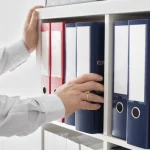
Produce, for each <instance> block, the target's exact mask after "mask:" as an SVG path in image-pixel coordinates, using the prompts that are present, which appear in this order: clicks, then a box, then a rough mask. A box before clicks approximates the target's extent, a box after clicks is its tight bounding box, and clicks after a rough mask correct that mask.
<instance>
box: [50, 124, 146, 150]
mask: <svg viewBox="0 0 150 150" xmlns="http://www.w3.org/2000/svg"><path fill="white" fill-rule="evenodd" d="M51 124H53V125H56V126H59V127H62V128H66V129H68V130H70V131H74V132H77V133H81V134H83V135H88V136H90V137H93V138H96V139H99V140H103V141H105V142H106V141H107V142H109V143H111V144H115V145H120V146H122V147H125V148H128V149H132V150H145V149H141V148H138V147H135V146H132V145H129V144H127V142H126V141H124V140H120V139H117V138H115V137H112V136H106V135H103V134H87V133H84V132H80V131H77V130H76V129H75V127H74V126H70V125H67V124H65V123H61V122H52V123H51Z"/></svg>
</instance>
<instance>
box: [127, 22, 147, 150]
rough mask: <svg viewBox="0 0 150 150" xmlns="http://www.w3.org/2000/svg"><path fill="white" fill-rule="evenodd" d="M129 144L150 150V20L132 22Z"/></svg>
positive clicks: (130, 38) (130, 30) (128, 121)
mask: <svg viewBox="0 0 150 150" xmlns="http://www.w3.org/2000/svg"><path fill="white" fill-rule="evenodd" d="M127 116H128V120H127V143H128V144H131V145H135V146H138V147H141V148H145V149H150V20H146V19H143V20H131V21H129V100H128V112H127Z"/></svg>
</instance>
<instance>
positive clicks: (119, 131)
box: [112, 21, 128, 140]
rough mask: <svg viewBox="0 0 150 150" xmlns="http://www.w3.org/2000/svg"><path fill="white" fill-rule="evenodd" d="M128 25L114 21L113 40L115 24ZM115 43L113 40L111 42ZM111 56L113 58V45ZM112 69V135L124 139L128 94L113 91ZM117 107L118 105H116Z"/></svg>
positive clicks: (125, 22)
mask: <svg viewBox="0 0 150 150" xmlns="http://www.w3.org/2000/svg"><path fill="white" fill-rule="evenodd" d="M124 25H128V21H116V22H114V38H113V39H114V40H115V26H124ZM113 43H114V44H115V41H114V42H113ZM113 47H114V48H113V58H115V45H114V46H113ZM113 68H114V69H115V61H114V59H113ZM114 69H113V84H112V85H113V87H112V89H113V90H112V91H113V93H112V98H113V99H112V108H113V109H112V135H113V136H114V137H117V138H120V139H123V140H126V120H127V101H128V95H123V94H118V93H114ZM119 103H120V104H122V106H123V108H124V110H123V111H122V112H121V113H119V112H118V111H117V108H116V107H117V104H119ZM118 107H119V106H118Z"/></svg>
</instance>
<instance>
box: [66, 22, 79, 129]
mask: <svg viewBox="0 0 150 150" xmlns="http://www.w3.org/2000/svg"><path fill="white" fill-rule="evenodd" d="M70 27H74V28H75V27H76V24H75V23H68V24H66V28H70ZM65 41H66V40H65ZM65 44H66V43H65ZM66 53H67V51H66ZM65 68H66V67H65ZM75 69H76V68H75ZM65 123H66V124H68V125H72V126H75V113H73V114H71V115H70V116H68V117H66V118H65Z"/></svg>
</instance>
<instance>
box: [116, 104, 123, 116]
mask: <svg viewBox="0 0 150 150" xmlns="http://www.w3.org/2000/svg"><path fill="white" fill-rule="evenodd" d="M116 110H117V112H118V113H122V112H123V110H124V107H123V104H122V103H121V102H118V103H117V105H116Z"/></svg>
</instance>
